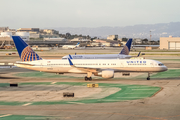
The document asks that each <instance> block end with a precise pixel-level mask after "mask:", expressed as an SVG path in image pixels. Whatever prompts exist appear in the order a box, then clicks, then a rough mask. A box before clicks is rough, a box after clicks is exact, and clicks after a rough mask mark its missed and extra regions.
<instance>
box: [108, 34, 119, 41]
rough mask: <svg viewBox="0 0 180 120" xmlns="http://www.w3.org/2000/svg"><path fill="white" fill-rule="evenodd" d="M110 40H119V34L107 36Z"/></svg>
mask: <svg viewBox="0 0 180 120" xmlns="http://www.w3.org/2000/svg"><path fill="white" fill-rule="evenodd" d="M107 39H108V40H118V35H109V36H108V37H107Z"/></svg>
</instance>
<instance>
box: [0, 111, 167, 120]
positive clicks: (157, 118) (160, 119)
mask: <svg viewBox="0 0 180 120" xmlns="http://www.w3.org/2000/svg"><path fill="white" fill-rule="evenodd" d="M0 110H8V111H9V110H11V109H0ZM28 110H30V111H32V110H34V111H35V110H38V109H28ZM39 110H42V109H39ZM44 110H45V111H62V112H75V113H82V112H84V113H86V111H81V110H67V109H60V110H57V109H44ZM87 113H88V114H89V113H95V114H97V113H99V114H115V115H123V116H133V117H141V118H150V119H156V120H167V119H165V118H159V117H152V116H144V115H135V114H124V113H111V112H97V111H96V112H94V111H87Z"/></svg>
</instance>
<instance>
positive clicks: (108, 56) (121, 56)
mask: <svg viewBox="0 0 180 120" xmlns="http://www.w3.org/2000/svg"><path fill="white" fill-rule="evenodd" d="M71 57H72V59H128V58H131V56H130V55H124V54H97V55H96V54H94V55H71ZM67 58H69V55H66V56H64V57H62V59H67Z"/></svg>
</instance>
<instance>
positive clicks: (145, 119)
mask: <svg viewBox="0 0 180 120" xmlns="http://www.w3.org/2000/svg"><path fill="white" fill-rule="evenodd" d="M1 54H2V53H1ZM1 54H0V58H2V59H0V62H7V61H16V60H18V59H19V58H18V56H17V55H14V57H13V56H6V57H5V58H4V57H2V56H3V54H2V56H1ZM44 56H45V57H47V58H48V57H51V58H53V56H48V54H44ZM145 57H146V58H154V59H158V60H159V61H161V62H163V63H165V64H167V65H169V70H168V71H166V72H162V73H157V74H152V75H151V80H150V81H147V80H146V77H147V74H144V73H132V74H130V76H122V75H121V74H120V73H116V74H115V78H113V79H108V80H107V79H102V78H100V77H94V76H93V80H92V81H91V82H89V81H88V82H86V81H84V75H76V74H64V75H56V74H52V73H41V72H37V71H31V70H26V69H22V68H12V69H9V68H0V119H1V120H24V119H27V120H33V119H39V120H62V119H63V120H66V119H67V120H84V119H86V120H93V119H96V120H105V119H115V120H116V119H117V120H179V119H180V112H179V111H180V102H179V101H180V96H179V94H180V74H179V73H180V68H178V66H177V65H178V64H179V63H180V61H179V56H170V57H169V56H164V55H163V56H159V57H158V58H157V57H156V56H153V55H152V56H145ZM54 58H57V56H54ZM9 83H18V87H9ZM87 84H98V85H99V87H98V88H87ZM63 92H74V93H75V97H74V98H64V97H63Z"/></svg>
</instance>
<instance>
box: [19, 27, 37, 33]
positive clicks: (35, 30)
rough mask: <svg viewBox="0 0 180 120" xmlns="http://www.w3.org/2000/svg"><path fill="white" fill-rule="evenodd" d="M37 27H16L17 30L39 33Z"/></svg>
mask: <svg viewBox="0 0 180 120" xmlns="http://www.w3.org/2000/svg"><path fill="white" fill-rule="evenodd" d="M39 31H40V29H39V28H19V29H17V32H29V33H30V32H33V33H39Z"/></svg>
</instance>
